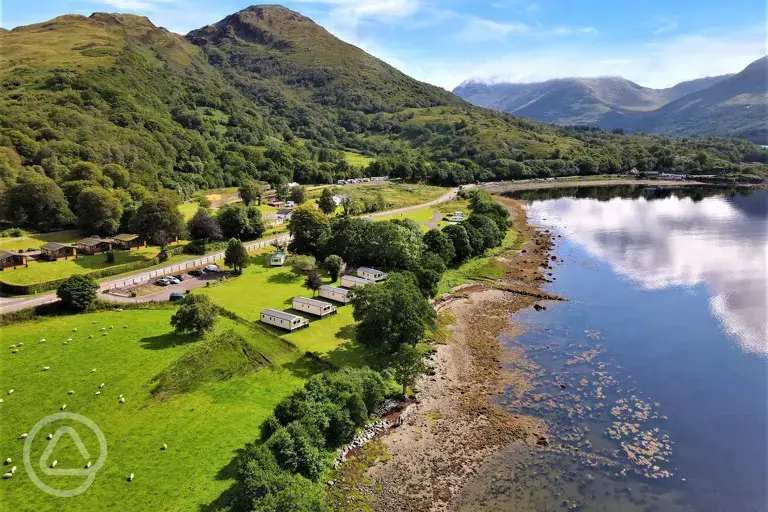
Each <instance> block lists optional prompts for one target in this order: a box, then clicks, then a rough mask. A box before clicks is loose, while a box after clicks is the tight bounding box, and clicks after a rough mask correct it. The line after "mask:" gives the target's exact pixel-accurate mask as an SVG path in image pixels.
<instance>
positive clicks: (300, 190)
mask: <svg viewBox="0 0 768 512" xmlns="http://www.w3.org/2000/svg"><path fill="white" fill-rule="evenodd" d="M290 198H291V201H293V202H294V203H296V204H304V202H305V201H306V200H307V189H306V188H304V187H303V186H302V185H296V186H294V187H292V188H291V195H290Z"/></svg>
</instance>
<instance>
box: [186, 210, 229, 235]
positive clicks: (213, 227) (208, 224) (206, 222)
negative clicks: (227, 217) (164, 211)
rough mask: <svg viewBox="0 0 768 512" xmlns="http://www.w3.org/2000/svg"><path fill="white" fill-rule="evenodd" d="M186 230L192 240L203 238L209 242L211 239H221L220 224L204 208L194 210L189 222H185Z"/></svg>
mask: <svg viewBox="0 0 768 512" xmlns="http://www.w3.org/2000/svg"><path fill="white" fill-rule="evenodd" d="M187 232H189V237H190V238H191V239H192V240H203V241H205V242H210V241H212V240H221V238H222V236H223V235H222V233H221V226H219V223H218V222H216V219H215V218H213V217H212V216H211V214H210V213H209V212H208V210H206V209H205V208H201V209H199V210H197V211H196V212H195V214H194V215H193V216H192V218H191V219H189V222H187Z"/></svg>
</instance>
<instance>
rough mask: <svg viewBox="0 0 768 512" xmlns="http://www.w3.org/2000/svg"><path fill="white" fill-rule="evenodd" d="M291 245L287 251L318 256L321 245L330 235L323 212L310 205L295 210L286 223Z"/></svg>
mask: <svg viewBox="0 0 768 512" xmlns="http://www.w3.org/2000/svg"><path fill="white" fill-rule="evenodd" d="M288 231H289V232H290V233H291V243H290V244H289V245H288V249H289V250H290V251H291V252H295V253H297V254H311V255H312V256H319V254H320V250H321V248H322V246H323V243H324V242H325V241H326V240H327V238H328V236H329V234H330V231H331V229H330V223H329V221H328V217H326V216H325V215H324V214H323V212H321V211H320V210H316V209H315V208H313V207H312V206H310V205H302V206H299V207H298V208H296V209H295V210H294V211H293V215H291V220H290V221H288Z"/></svg>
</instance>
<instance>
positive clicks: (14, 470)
mask: <svg viewBox="0 0 768 512" xmlns="http://www.w3.org/2000/svg"><path fill="white" fill-rule="evenodd" d="M15 473H16V466H13V467H12V468H11V474H15Z"/></svg>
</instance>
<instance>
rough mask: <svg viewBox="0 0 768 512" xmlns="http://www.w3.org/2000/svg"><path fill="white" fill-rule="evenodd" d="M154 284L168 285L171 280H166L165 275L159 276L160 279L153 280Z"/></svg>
mask: <svg viewBox="0 0 768 512" xmlns="http://www.w3.org/2000/svg"><path fill="white" fill-rule="evenodd" d="M155 284H156V285H158V286H168V285H169V284H171V282H170V281H169V280H168V278H167V277H161V278H160V279H158V280H157V281H155Z"/></svg>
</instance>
